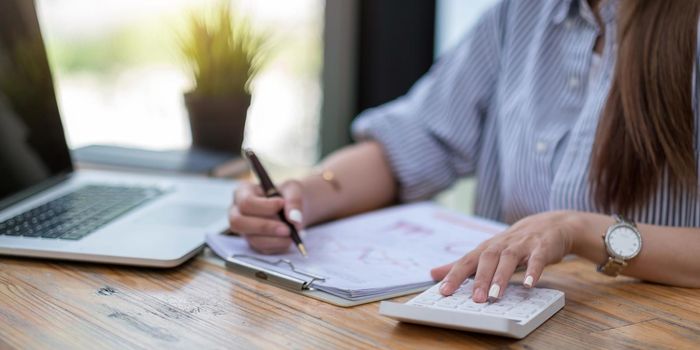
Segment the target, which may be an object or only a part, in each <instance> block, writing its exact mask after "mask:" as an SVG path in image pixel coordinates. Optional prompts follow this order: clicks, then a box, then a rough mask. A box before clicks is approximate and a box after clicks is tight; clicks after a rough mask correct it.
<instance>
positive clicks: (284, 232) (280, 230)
mask: <svg viewBox="0 0 700 350" xmlns="http://www.w3.org/2000/svg"><path fill="white" fill-rule="evenodd" d="M275 233H277V234H278V235H280V236H289V229H288V228H287V227H286V226H279V227H277V228H276V229H275Z"/></svg>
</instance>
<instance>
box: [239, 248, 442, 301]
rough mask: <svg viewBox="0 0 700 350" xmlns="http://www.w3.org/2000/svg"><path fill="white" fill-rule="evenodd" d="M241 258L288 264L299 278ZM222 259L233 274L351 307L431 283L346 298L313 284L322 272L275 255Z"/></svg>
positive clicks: (319, 279)
mask: <svg viewBox="0 0 700 350" xmlns="http://www.w3.org/2000/svg"><path fill="white" fill-rule="evenodd" d="M243 259H250V260H254V261H259V262H261V263H264V264H268V265H271V266H288V267H289V269H290V271H291V272H293V273H295V274H297V275H299V276H301V277H302V278H300V277H297V276H292V275H287V274H283V273H280V272H278V271H275V270H272V269H266V268H265V267H263V266H259V265H255V264H251V263H249V262H247V261H245V260H243ZM225 261H226V267H227V268H228V269H230V270H231V271H233V272H235V273H237V274H240V275H243V276H247V277H250V278H254V279H256V280H258V281H261V282H263V283H267V284H270V285H273V286H276V287H279V288H282V289H285V290H288V291H291V292H294V293H297V294H301V295H304V296H307V297H310V298H314V299H317V300H320V301H323V302H326V303H329V304H332V305H335V306H340V307H352V306H357V305H362V304H367V303H372V302H375V301H380V300H386V299H392V298H396V297H400V296H404V295H409V294H416V293H420V292H422V291H425V290H427V289H428V288H430V287H431V286H432V285H428V286H421V287H417V288H411V289H407V290H402V291H397V292H393V293H383V294H378V295H375V296H372V297H368V298H362V299H346V298H343V297H340V296H337V295H334V294H331V293H328V292H326V291H323V290H320V289H318V288H314V282H316V281H324V280H325V278H324V277H323V276H318V275H314V274H312V273H308V272H304V271H301V270H299V269H297V268H296V267H295V266H294V264H293V263H292V262H291V261H289V260H287V259H277V260H274V261H272V260H267V259H261V258H258V257H254V256H249V255H245V254H234V255H232V256H230V257H228V258H226V259H225Z"/></svg>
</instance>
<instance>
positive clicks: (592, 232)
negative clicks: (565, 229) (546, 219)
mask: <svg viewBox="0 0 700 350" xmlns="http://www.w3.org/2000/svg"><path fill="white" fill-rule="evenodd" d="M574 221H575V222H576V224H575V226H576V229H575V233H574V234H573V235H572V244H571V251H570V253H572V254H575V255H578V256H580V257H583V258H586V259H588V260H590V261H593V262H595V263H600V262H601V261H603V260H605V258H606V257H607V255H606V253H605V246H604V244H603V240H602V239H601V237H602V236H603V235H605V231H606V230H607V228H608V227H610V225H612V224H613V223H614V220H613V219H612V218H611V217H610V216H608V215H603V214H596V213H588V212H578V214H577V215H576V218H575V220H574Z"/></svg>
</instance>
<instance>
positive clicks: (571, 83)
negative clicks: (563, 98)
mask: <svg viewBox="0 0 700 350" xmlns="http://www.w3.org/2000/svg"><path fill="white" fill-rule="evenodd" d="M579 85H581V80H579V78H577V77H571V78H569V87H570V88H572V89H575V88H577V87H579Z"/></svg>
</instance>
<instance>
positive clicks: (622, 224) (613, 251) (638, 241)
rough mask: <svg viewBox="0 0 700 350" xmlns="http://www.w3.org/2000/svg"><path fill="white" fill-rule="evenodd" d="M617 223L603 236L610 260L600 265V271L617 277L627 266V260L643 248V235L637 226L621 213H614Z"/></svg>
mask: <svg viewBox="0 0 700 350" xmlns="http://www.w3.org/2000/svg"><path fill="white" fill-rule="evenodd" d="M613 218H614V219H615V223H614V224H613V225H612V226H610V227H608V231H607V232H606V233H605V236H603V242H604V243H605V249H606V250H607V252H608V260H607V261H605V262H604V263H602V264H600V265H598V272H602V273H604V274H606V275H608V276H613V277H616V276H617V275H618V274H620V271H622V269H624V268H625V267H626V266H627V261H629V260H630V259H632V258H634V257H635V256H637V255H638V254H639V252H640V251H641V250H642V235H641V234H639V230H638V229H637V226H636V225H635V224H634V223H633V222H630V221H627V220H625V218H624V217H622V216H621V215H613Z"/></svg>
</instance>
